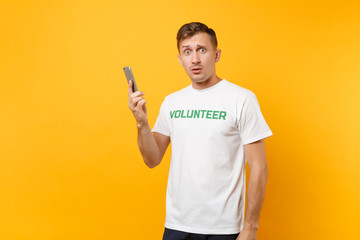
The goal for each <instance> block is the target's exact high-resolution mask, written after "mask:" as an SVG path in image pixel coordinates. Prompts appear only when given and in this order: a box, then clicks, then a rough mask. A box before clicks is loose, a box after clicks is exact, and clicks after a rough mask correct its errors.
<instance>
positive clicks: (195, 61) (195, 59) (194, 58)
mask: <svg viewBox="0 0 360 240" xmlns="http://www.w3.org/2000/svg"><path fill="white" fill-rule="evenodd" d="M191 62H192V64H198V63H200V57H199V55H198V53H197V52H194V54H193V55H192V59H191Z"/></svg>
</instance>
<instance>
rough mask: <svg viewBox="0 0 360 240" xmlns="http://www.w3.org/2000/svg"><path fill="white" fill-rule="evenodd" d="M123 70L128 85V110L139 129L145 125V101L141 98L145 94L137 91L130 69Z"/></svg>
mask: <svg viewBox="0 0 360 240" xmlns="http://www.w3.org/2000/svg"><path fill="white" fill-rule="evenodd" d="M123 69H124V72H125V76H126V79H127V81H128V84H129V88H128V95H129V108H130V110H131V111H132V113H133V115H134V117H135V119H136V122H137V125H138V127H141V126H143V125H146V124H147V110H146V106H145V104H146V100H145V99H144V97H143V96H144V95H145V94H144V93H143V92H141V91H138V88H137V86H136V83H135V80H134V75H133V74H132V71H131V68H130V67H124V68H123ZM130 81H131V83H130Z"/></svg>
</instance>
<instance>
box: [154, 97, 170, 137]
mask: <svg viewBox="0 0 360 240" xmlns="http://www.w3.org/2000/svg"><path fill="white" fill-rule="evenodd" d="M168 116H169V113H168V110H167V107H166V98H165V100H164V101H163V102H162V104H161V107H160V111H159V115H158V117H157V119H156V122H155V125H154V127H153V129H152V132H158V133H161V134H163V135H166V136H170V133H171V132H170V126H169V117H168Z"/></svg>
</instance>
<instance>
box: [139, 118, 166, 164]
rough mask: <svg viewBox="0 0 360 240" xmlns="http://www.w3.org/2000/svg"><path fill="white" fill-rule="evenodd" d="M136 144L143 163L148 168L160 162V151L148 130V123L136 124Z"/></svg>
mask: <svg viewBox="0 0 360 240" xmlns="http://www.w3.org/2000/svg"><path fill="white" fill-rule="evenodd" d="M137 127H138V145H139V149H140V152H141V155H142V157H143V160H144V162H145V164H146V165H147V166H148V167H149V168H153V167H156V166H157V165H158V164H159V163H160V162H161V158H162V156H161V153H160V150H159V147H158V145H157V143H156V141H155V138H154V136H153V134H152V132H151V130H150V127H149V124H148V123H145V124H143V125H139V124H138V125H137Z"/></svg>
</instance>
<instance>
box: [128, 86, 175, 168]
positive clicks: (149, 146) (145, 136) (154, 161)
mask: <svg viewBox="0 0 360 240" xmlns="http://www.w3.org/2000/svg"><path fill="white" fill-rule="evenodd" d="M132 85H133V82H132V81H130V82H129V88H128V95H129V108H130V109H131V111H132V113H133V115H134V117H135V119H136V124H137V128H138V145H139V149H140V152H141V155H142V157H143V160H144V162H145V164H146V165H147V166H148V167H149V168H153V167H156V166H157V165H159V164H160V162H161V159H162V158H163V156H164V154H165V151H166V149H167V147H168V146H169V143H170V137H168V136H165V135H163V134H160V133H154V134H153V133H152V132H151V130H150V126H149V123H148V119H147V109H146V105H145V104H146V100H145V99H144V98H143V96H144V95H145V94H144V93H143V92H141V91H137V92H133V91H132Z"/></svg>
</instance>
